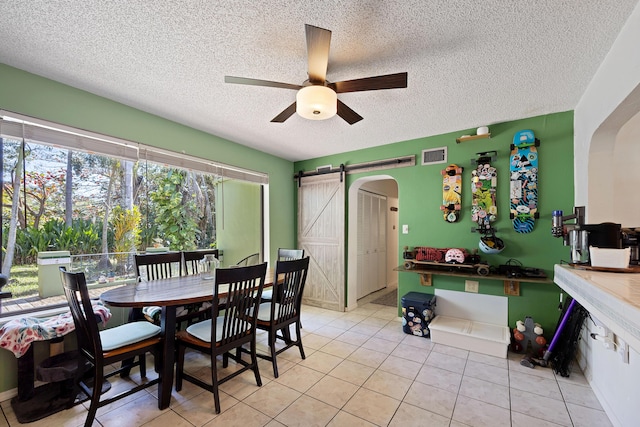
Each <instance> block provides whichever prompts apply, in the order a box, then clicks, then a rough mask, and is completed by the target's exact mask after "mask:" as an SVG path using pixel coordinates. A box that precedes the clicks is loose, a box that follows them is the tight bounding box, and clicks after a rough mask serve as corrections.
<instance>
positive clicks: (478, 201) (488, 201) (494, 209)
mask: <svg viewBox="0 0 640 427" xmlns="http://www.w3.org/2000/svg"><path fill="white" fill-rule="evenodd" d="M496 154H497V153H496V152H495V151H489V152H485V153H477V154H476V158H475V159H473V160H472V164H474V165H475V166H476V168H475V169H474V170H472V171H471V195H472V201H471V220H472V221H473V222H475V223H476V224H478V231H480V232H483V231H487V232H488V231H490V230H491V228H492V227H491V223H492V222H494V221H495V220H496V219H497V217H498V205H497V204H496V186H497V184H498V173H497V171H496V168H495V167H493V166H491V162H492V161H494V160H495V157H496Z"/></svg>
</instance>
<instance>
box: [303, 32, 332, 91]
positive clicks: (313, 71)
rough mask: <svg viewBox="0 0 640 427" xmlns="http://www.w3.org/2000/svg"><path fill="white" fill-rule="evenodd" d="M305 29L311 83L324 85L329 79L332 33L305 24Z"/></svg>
mask: <svg viewBox="0 0 640 427" xmlns="http://www.w3.org/2000/svg"><path fill="white" fill-rule="evenodd" d="M304 27H305V31H306V33H307V57H308V61H309V81H310V82H311V83H314V84H324V81H325V80H326V78H327V64H328V63H329V46H330V44H331V31H329V30H325V29H324V28H319V27H314V26H313V25H309V24H305V26H304Z"/></svg>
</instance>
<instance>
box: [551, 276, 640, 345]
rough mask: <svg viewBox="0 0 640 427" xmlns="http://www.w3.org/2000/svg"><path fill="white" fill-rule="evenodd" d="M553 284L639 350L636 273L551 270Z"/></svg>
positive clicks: (639, 303)
mask: <svg viewBox="0 0 640 427" xmlns="http://www.w3.org/2000/svg"><path fill="white" fill-rule="evenodd" d="M554 273H555V277H554V282H555V283H556V284H557V285H558V286H560V288H562V289H563V290H564V291H566V292H567V293H568V294H569V295H571V296H572V297H573V298H574V299H576V300H577V301H578V302H579V303H580V304H581V305H582V306H583V307H584V308H586V309H587V310H588V311H589V312H590V313H592V314H593V316H595V317H596V318H597V319H599V320H600V321H601V322H603V323H604V324H605V325H606V326H607V327H608V328H609V329H611V330H612V331H613V333H614V334H616V335H618V336H619V337H620V338H622V339H623V340H625V341H626V342H627V343H628V344H629V345H630V346H631V347H632V348H633V349H635V350H636V351H640V274H637V273H611V272H600V271H590V270H579V269H576V268H573V267H570V266H568V265H556V266H555V267H554Z"/></svg>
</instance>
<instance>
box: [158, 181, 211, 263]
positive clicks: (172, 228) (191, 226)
mask: <svg viewBox="0 0 640 427" xmlns="http://www.w3.org/2000/svg"><path fill="white" fill-rule="evenodd" d="M184 181H185V173H184V172H181V171H177V170H172V171H170V172H169V174H168V175H167V177H166V178H163V179H162V180H161V181H160V183H159V185H158V189H157V190H156V191H154V192H152V193H150V196H151V200H152V201H153V202H154V204H155V208H156V214H157V217H156V226H157V227H158V232H159V234H160V235H162V236H163V237H164V239H166V241H167V242H168V243H169V248H170V249H172V250H180V251H181V250H191V249H195V246H196V245H195V241H196V239H195V238H196V236H197V235H198V234H199V233H200V230H199V229H198V223H197V222H196V221H195V220H194V219H193V218H194V216H195V214H196V206H195V203H194V202H193V201H191V200H189V198H188V197H186V196H185V194H184V193H183V192H182V191H184V190H183V184H184ZM181 190H182V191H181Z"/></svg>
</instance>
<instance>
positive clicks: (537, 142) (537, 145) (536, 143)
mask: <svg viewBox="0 0 640 427" xmlns="http://www.w3.org/2000/svg"><path fill="white" fill-rule="evenodd" d="M534 144H535V146H536V147H540V140H539V139H538V138H536V140H535V142H534Z"/></svg>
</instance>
